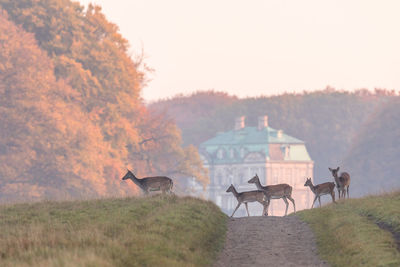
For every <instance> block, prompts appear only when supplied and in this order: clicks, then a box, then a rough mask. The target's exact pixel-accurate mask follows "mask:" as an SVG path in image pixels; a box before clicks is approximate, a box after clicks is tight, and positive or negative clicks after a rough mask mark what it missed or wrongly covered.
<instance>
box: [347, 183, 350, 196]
mask: <svg viewBox="0 0 400 267" xmlns="http://www.w3.org/2000/svg"><path fill="white" fill-rule="evenodd" d="M349 187H350V186H347V199H348V198H349Z"/></svg>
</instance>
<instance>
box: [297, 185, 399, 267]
mask: <svg viewBox="0 0 400 267" xmlns="http://www.w3.org/2000/svg"><path fill="white" fill-rule="evenodd" d="M297 215H299V216H300V218H302V219H303V220H304V221H306V222H307V223H309V224H310V226H311V227H312V229H313V230H314V232H315V234H316V239H317V244H318V251H319V254H320V256H321V257H322V258H323V259H325V260H326V261H328V262H329V263H330V264H331V265H332V266H400V252H399V249H398V247H397V244H396V240H395V238H394V235H399V234H400V192H395V193H390V194H384V195H381V196H369V197H365V198H361V199H350V200H346V201H340V202H339V203H338V204H337V205H335V204H330V205H327V206H325V207H322V208H315V209H312V210H305V211H301V212H298V213H297ZM383 228H386V229H389V230H390V231H389V230H385V229H383Z"/></svg>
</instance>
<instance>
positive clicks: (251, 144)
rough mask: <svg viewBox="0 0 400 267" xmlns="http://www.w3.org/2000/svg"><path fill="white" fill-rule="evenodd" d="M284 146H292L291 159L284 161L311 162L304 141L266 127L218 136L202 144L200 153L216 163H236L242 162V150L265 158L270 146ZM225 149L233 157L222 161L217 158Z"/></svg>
mask: <svg viewBox="0 0 400 267" xmlns="http://www.w3.org/2000/svg"><path fill="white" fill-rule="evenodd" d="M270 144H282V147H283V146H284V145H289V146H290V153H289V155H290V156H289V157H288V158H285V159H284V160H295V161H311V158H310V156H309V155H308V152H307V149H306V147H305V145H304V141H302V140H299V139H297V138H294V137H292V136H290V135H287V134H285V133H283V132H281V134H280V136H278V130H276V129H273V128H271V127H266V128H264V129H261V130H259V129H258V128H257V127H244V128H242V129H240V130H231V131H227V132H223V133H217V135H216V136H215V137H213V138H211V139H209V140H207V141H205V142H203V143H202V144H200V151H203V154H204V152H206V154H208V155H210V156H211V157H212V158H213V162H214V163H235V162H242V161H243V158H242V157H241V155H240V154H241V152H240V151H241V150H244V151H245V153H246V154H247V153H249V152H259V153H261V154H262V155H263V156H265V157H269V156H270V153H269V145H270ZM219 149H223V150H224V151H225V152H226V153H233V155H229V156H224V157H223V158H222V159H221V158H219V159H218V158H217V157H215V154H216V152H217V150H219ZM231 151H232V152H231Z"/></svg>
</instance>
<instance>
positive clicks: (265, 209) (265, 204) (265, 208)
mask: <svg viewBox="0 0 400 267" xmlns="http://www.w3.org/2000/svg"><path fill="white" fill-rule="evenodd" d="M260 204H261V205H263V212H262V214H261V216H268V214H267V215H265V213H266V211H267V203H265V202H260Z"/></svg>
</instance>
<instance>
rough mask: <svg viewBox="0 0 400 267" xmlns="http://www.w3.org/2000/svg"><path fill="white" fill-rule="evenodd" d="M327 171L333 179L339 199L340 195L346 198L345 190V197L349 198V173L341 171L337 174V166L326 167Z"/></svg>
mask: <svg viewBox="0 0 400 267" xmlns="http://www.w3.org/2000/svg"><path fill="white" fill-rule="evenodd" d="M328 169H329V171H330V172H331V173H332V176H333V178H334V179H335V182H336V186H337V190H338V194H339V199H340V198H341V197H343V198H346V192H347V198H349V187H350V174H348V173H347V172H342V173H341V174H340V176H338V172H339V169H340V168H339V167H337V168H336V169H331V168H328Z"/></svg>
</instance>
